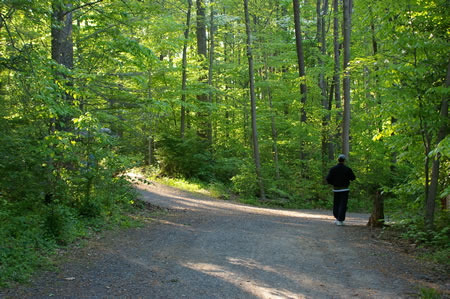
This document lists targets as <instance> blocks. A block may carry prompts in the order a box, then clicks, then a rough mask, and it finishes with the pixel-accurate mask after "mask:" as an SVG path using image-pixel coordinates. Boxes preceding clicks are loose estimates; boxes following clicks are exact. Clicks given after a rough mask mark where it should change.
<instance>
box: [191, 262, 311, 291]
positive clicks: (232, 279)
mask: <svg viewBox="0 0 450 299" xmlns="http://www.w3.org/2000/svg"><path fill="white" fill-rule="evenodd" d="M183 266H185V267H187V268H189V269H192V270H195V271H199V272H202V273H204V274H208V275H211V276H214V277H217V278H220V279H222V280H224V281H226V282H228V283H230V284H233V285H235V286H236V287H238V288H240V289H242V290H244V291H246V292H248V293H250V294H252V295H254V296H256V297H259V298H306V297H305V295H303V294H300V293H298V292H295V293H294V292H291V291H289V290H286V289H281V288H276V287H273V286H270V285H267V284H265V283H263V282H261V281H258V280H257V279H255V277H254V276H253V275H252V276H249V275H244V274H243V273H235V272H233V271H230V270H228V269H226V268H225V267H221V266H218V265H214V264H210V263H191V262H188V263H185V264H183Z"/></svg>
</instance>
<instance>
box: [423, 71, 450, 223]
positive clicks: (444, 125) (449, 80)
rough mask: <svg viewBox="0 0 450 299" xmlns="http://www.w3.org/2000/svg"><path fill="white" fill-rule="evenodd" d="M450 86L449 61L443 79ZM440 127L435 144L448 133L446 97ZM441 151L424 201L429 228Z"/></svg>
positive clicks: (434, 161) (432, 168)
mask: <svg viewBox="0 0 450 299" xmlns="http://www.w3.org/2000/svg"><path fill="white" fill-rule="evenodd" d="M449 86H450V63H449V64H448V65H447V78H446V80H445V87H447V88H448V87H449ZM440 117H441V121H442V124H441V127H440V128H439V132H438V136H437V140H436V146H438V145H439V143H440V142H441V141H442V140H444V138H445V137H446V136H447V134H448V98H446V97H444V98H443V99H442V102H441V111H440ZM440 158H441V153H437V154H436V155H435V156H434V158H433V164H432V167H431V179H430V187H429V188H428V196H427V201H426V212H425V223H426V225H427V226H428V227H429V228H433V225H434V210H435V206H436V197H437V191H438V183H439V163H440V161H439V160H440Z"/></svg>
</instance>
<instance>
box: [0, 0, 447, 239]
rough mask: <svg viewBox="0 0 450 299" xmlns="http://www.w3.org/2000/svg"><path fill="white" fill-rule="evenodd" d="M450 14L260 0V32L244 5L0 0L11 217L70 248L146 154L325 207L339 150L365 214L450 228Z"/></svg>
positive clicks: (256, 12)
mask: <svg viewBox="0 0 450 299" xmlns="http://www.w3.org/2000/svg"><path fill="white" fill-rule="evenodd" d="M344 4H345V5H344ZM193 5H195V6H194V8H195V9H192V6H193ZM444 8H447V10H446V9H444ZM446 11H448V3H447V2H446V1H444V0H439V1H421V2H411V1H396V2H395V3H391V2H386V1H375V2H374V1H365V0H364V1H357V2H354V3H353V4H352V1H344V2H343V3H340V2H339V1H317V2H315V3H312V2H311V1H293V2H292V3H290V2H287V1H277V0H270V1H255V0H252V1H249V2H248V22H247V26H248V30H247V31H246V22H245V14H244V5H243V2H242V1H238V0H222V1H214V2H212V1H200V0H197V1H195V3H193V2H191V1H184V0H168V1H147V0H144V1H138V0H130V1H119V0H103V1H101V0H99V1H87V0H86V1H85V0H71V1H69V0H64V1H56V0H55V1H32V2H30V1H17V0H14V1H12V0H6V1H3V2H2V6H1V7H0V41H1V43H0V49H1V51H0V53H1V56H0V96H1V101H0V153H1V155H2V157H3V158H2V160H0V177H1V178H2V179H1V181H0V205H1V211H2V212H1V213H2V214H1V217H2V221H3V222H2V223H6V222H8V223H13V222H14V221H16V222H17V221H21V220H19V219H22V218H21V217H23V216H24V215H28V214H29V215H43V216H36V217H35V218H33V217H31V218H27V219H34V220H27V221H31V222H33V221H35V222H33V223H28V222H27V224H24V225H34V224H36V223H39V225H37V226H36V227H42V234H44V235H50V236H53V237H52V238H54V239H56V240H59V242H67V240H69V239H70V237H69V236H70V235H71V234H70V233H68V232H69V231H70V227H72V228H73V227H74V225H75V224H73V225H72V226H71V225H67V224H68V223H78V222H77V221H78V220H77V219H81V218H80V217H91V218H92V217H94V218H95V217H98V216H102V215H103V216H105V217H106V216H107V215H112V214H114V211H115V206H116V203H117V202H125V203H126V202H129V201H127V198H129V197H128V194H129V193H127V191H124V190H127V189H126V188H125V187H123V186H125V184H126V183H125V181H124V180H121V179H120V175H118V174H119V173H121V171H123V170H124V169H126V168H129V167H131V166H136V165H142V164H144V163H147V164H151V165H152V167H154V168H156V169H158V171H159V172H160V174H161V175H170V176H183V177H186V178H197V179H201V180H203V181H206V182H214V183H215V184H222V185H224V186H226V188H227V189H228V190H230V191H231V192H234V193H237V194H239V195H240V196H241V197H242V198H252V197H253V198H257V197H259V196H261V195H263V194H264V195H265V196H266V197H267V199H269V201H270V202H271V203H273V204H277V205H283V206H286V207H291V208H295V207H329V206H330V201H329V198H330V196H331V194H330V192H329V187H328V186H326V185H325V184H324V179H323V178H324V175H325V174H326V173H325V172H326V171H327V169H328V167H330V166H331V165H333V164H334V163H335V161H334V158H333V155H334V154H335V153H334V150H333V149H339V148H343V152H344V153H345V154H349V155H350V157H351V160H350V165H351V166H352V168H353V169H354V170H355V172H356V174H357V177H358V180H357V182H356V183H355V184H354V186H353V188H352V194H351V197H352V198H353V200H352V201H350V205H351V207H352V208H353V209H370V207H371V206H372V201H373V200H376V205H375V206H377V207H378V208H377V209H378V210H379V211H380V210H383V209H385V210H386V213H387V214H388V215H392V214H395V213H398V214H403V216H405V217H404V218H405V221H414V223H417V227H421V225H423V224H424V223H425V220H426V222H427V223H428V226H429V227H432V226H433V225H435V226H436V224H437V229H439V227H441V228H442V223H445V221H442V217H448V215H447V214H446V213H443V212H442V211H443V210H445V209H446V208H447V207H446V200H445V199H446V198H447V197H448V196H449V187H448V177H447V174H448V173H449V159H448V158H449V150H448V148H449V145H448V144H449V141H448V95H449V87H448V79H446V78H447V77H448V65H449V53H448V50H447V49H448V30H447V29H448V28H449V20H448V18H447V17H446V14H445V12H446ZM350 14H351V24H350V19H349V16H350ZM191 15H192V16H191ZM344 16H345V18H344ZM208 20H209V21H208ZM213 27H214V28H213ZM350 32H351V34H350ZM247 36H251V39H247ZM247 42H249V43H251V50H252V53H251V54H252V58H253V59H252V61H253V73H252V72H249V66H250V64H251V61H250V60H249V59H247V58H248V56H247V55H248V54H247ZM344 60H345V61H344ZM446 80H447V81H446ZM252 82H254V84H252ZM252 85H253V89H254V91H253V92H254V94H253V92H252V88H251V86H252ZM341 86H342V88H341ZM306 94H307V97H306ZM342 95H344V98H345V99H346V100H345V103H349V99H350V97H351V101H352V105H351V107H350V106H349V105H343V104H344V99H343V98H342ZM251 99H253V100H254V101H251ZM343 106H344V110H345V111H343V109H342V107H343ZM350 113H351V115H352V118H351V119H350V117H349V115H350ZM306 116H307V117H306ZM256 127H257V128H258V138H257V140H258V143H255V142H254V141H255V134H252V132H253V131H252V128H256ZM341 128H344V130H342V129H341ZM258 147H259V156H260V157H259V166H258V163H255V160H254V157H255V156H254V153H256V151H257V149H258ZM347 151H348V152H347ZM327 152H328V154H327ZM259 168H260V169H259ZM258 169H259V171H257V170H258ZM258 173H259V174H258ZM18 186H21V187H20V188H18ZM117 188H118V189H117ZM123 188H124V189H123ZM383 203H384V204H385V205H386V206H385V207H384V206H383ZM436 203H438V205H437V206H436V205H435V204H436ZM436 212H437V214H435V213H436ZM374 215H375V216H374V217H375V220H376V221H375V222H377V221H379V220H380V219H378V218H382V217H383V216H382V215H383V214H382V213H374ZM376 215H378V216H376ZM436 215H437V216H436ZM445 215H447V216H445ZM436 219H437V220H436ZM69 220H70V221H69ZM71 221H72V222H71ZM2 227H3V226H2ZM4 227H6V226H4ZM8 227H9V228H7V229H6V228H5V229H2V233H3V234H4V235H3V236H5V238H6V237H8V238H12V239H14V238H15V237H14V238H13V237H11V236H14V235H16V236H17V234H16V233H15V232H14V229H13V228H14V227H16V228H17V227H18V226H14V225H13V226H8ZM19 235H20V234H19ZM24 238H25V237H24ZM12 239H11V240H12ZM16 239H17V238H16ZM19 239H20V238H19ZM19 239H17V240H19ZM65 239H67V240H66V241H64V240H65Z"/></svg>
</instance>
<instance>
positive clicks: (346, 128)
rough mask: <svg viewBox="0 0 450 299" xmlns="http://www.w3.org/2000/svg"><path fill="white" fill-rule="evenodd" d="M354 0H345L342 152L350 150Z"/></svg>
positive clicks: (345, 152) (347, 153) (345, 153)
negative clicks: (351, 36)
mask: <svg viewBox="0 0 450 299" xmlns="http://www.w3.org/2000/svg"><path fill="white" fill-rule="evenodd" d="M351 10H352V0H344V66H343V69H344V82H343V86H344V119H343V122H342V153H343V154H344V155H345V156H347V157H348V156H349V152H350V70H349V69H348V67H349V62H350V34H351Z"/></svg>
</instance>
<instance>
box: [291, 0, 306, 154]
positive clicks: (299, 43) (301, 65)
mask: <svg viewBox="0 0 450 299" xmlns="http://www.w3.org/2000/svg"><path fill="white" fill-rule="evenodd" d="M292 4H293V7H294V23H295V45H296V48H297V60H298V74H299V76H300V95H301V103H302V108H301V115H300V122H301V123H305V122H306V110H305V104H306V97H307V89H306V73H305V57H304V55H303V40H302V31H301V26H300V5H299V1H298V0H292ZM303 147H304V146H303V142H302V144H301V145H300V159H301V160H304V159H305V153H304V149H303Z"/></svg>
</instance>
